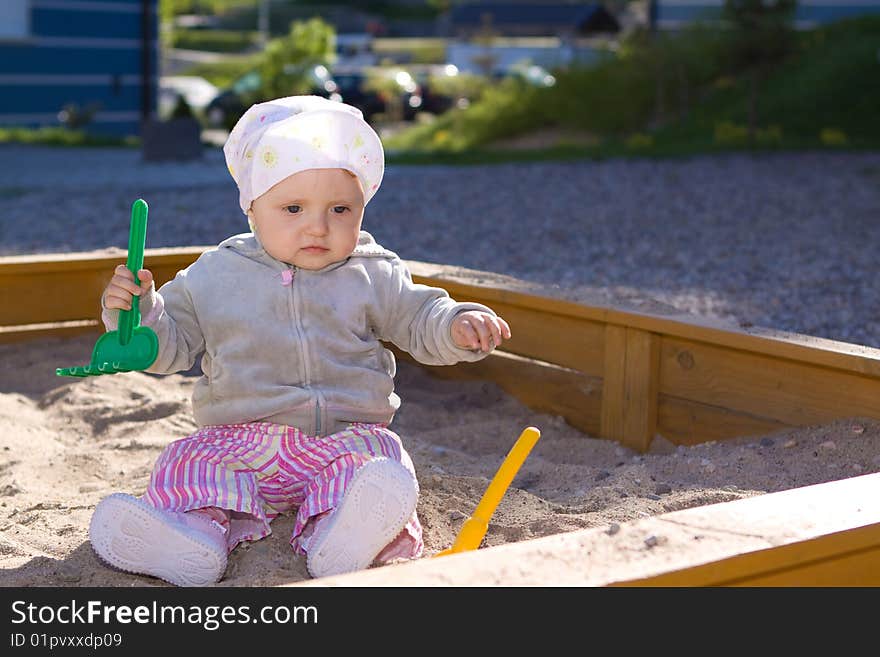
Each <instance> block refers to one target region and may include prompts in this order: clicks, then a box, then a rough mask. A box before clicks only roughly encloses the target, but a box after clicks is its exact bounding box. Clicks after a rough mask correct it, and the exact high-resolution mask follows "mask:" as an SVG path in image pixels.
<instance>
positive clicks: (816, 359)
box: [0, 246, 880, 377]
mask: <svg viewBox="0 0 880 657" xmlns="http://www.w3.org/2000/svg"><path fill="white" fill-rule="evenodd" d="M206 248H208V247H203V246H193V247H180V248H164V249H147V250H146V252H145V262H147V263H149V265H150V268H157V267H160V266H161V267H165V268H166V269H167V271H169V272H176V271H177V270H179V269H183V268H185V267H187V266H188V265H189V264H191V263H192V262H193V261H195V260H196V259H197V258H198V256H199V255H201V253H202V252H203V251H204V250H205V249H206ZM122 261H124V252H123V251H122V250H118V249H117V250H116V252H115V253H114V252H108V251H102V252H86V253H78V254H54V255H52V254H50V255H46V254H41V255H39V256H4V257H0V289H4V290H6V289H7V288H6V287H5V284H6V282H7V281H8V280H9V277H11V276H13V275H16V274H22V273H36V272H40V271H43V272H45V271H50V270H53V271H55V272H57V273H58V274H61V275H62V276H66V275H69V274H70V272H71V271H72V270H74V269H90V268H91V269H93V270H94V269H97V270H100V271H106V270H107V266H108V265H110V270H112V268H113V266H114V265H115V264H116V263H118V262H122ZM406 262H407V264H408V265H409V267H410V269H411V271H412V273H413V280H415V281H416V282H421V283H427V284H431V285H439V286H440V287H443V288H445V289H446V290H448V291H449V292H450V294H451V295H452V296H453V297H455V296H461V297H464V296H467V297H468V298H472V299H474V300H476V301H480V302H481V303H485V304H487V305H490V306H491V305H492V304H493V303H496V302H501V303H506V304H510V305H516V306H520V307H524V308H529V309H532V310H536V311H540V312H543V311H546V312H551V313H553V314H556V315H562V316H566V317H573V318H579V319H586V320H591V321H595V322H600V323H612V324H616V325H619V326H629V327H632V328H638V329H642V330H645V331H649V332H652V333H657V334H662V335H669V336H673V337H680V338H685V339H688V340H696V341H704V342H710V343H713V344H717V345H721V346H726V347H731V348H734V349H740V350H745V351H750V352H753V353H761V354H767V355H771V356H776V357H780V358H789V359H793V360H798V361H801V362H804V363H813V364H817V365H823V366H826V367H832V368H837V369H842V370H846V371H851V372H857V373H863V374H867V375H870V376H877V377H880V349H876V348H871V347H865V346H861V345H853V344H848V343H845V342H838V341H834V340H826V339H822V338H816V337H812V336H805V335H800V334H797V333H788V332H784V331H774V330H771V329H765V328H760V327H752V328H749V329H748V330H743V329H740V328H738V327H736V326H732V325H731V324H729V323H726V322H722V321H717V320H712V319H707V318H700V317H694V316H691V315H685V314H681V315H657V314H650V313H641V312H635V311H632V310H625V309H622V308H615V307H610V306H603V305H587V304H583V303H578V302H576V301H569V300H566V299H565V298H557V297H551V296H546V294H550V293H554V294H557V295H562V294H563V293H562V292H559V291H554V290H552V289H549V290H543V292H544V293H545V296H542V295H541V294H537V293H528V292H520V291H518V290H516V289H508V288H511V287H512V286H511V285H510V284H509V283H506V282H505V283H497V282H493V281H496V280H498V279H499V277H498V276H497V275H494V274H489V273H486V272H477V271H474V270H464V269H458V270H456V271H457V272H458V273H459V275H457V276H456V275H453V273H451V272H450V268H449V267H444V266H442V265H434V264H431V263H423V262H418V261H409V260H408V261H406ZM462 273H465V274H467V276H468V277H467V278H466V277H464V276H463V275H462ZM502 278H503V277H502ZM474 280H476V281H479V284H475V283H473V282H468V281H474ZM510 280H515V279H510ZM505 281H506V279H505ZM519 283H520V285H519V287H522V288H525V289H531V288H535V287H538V286H536V285H533V284H525V283H523V282H519ZM53 284H57V283H54V282H53ZM505 284H507V285H508V287H505ZM43 293H44V289H43V288H42V287H41V286H37V285H30V286H28V287H26V288H24V290H23V296H18V295H17V296H16V297H13V298H24V297H35V296H40V295H42V294H43ZM87 306H88V307H87ZM89 308H93V306H92V305H88V304H83V305H81V306H80V310H78V311H77V312H78V313H79V314H80V317H67V319H83V318H85V317H88V316H89V315H87V314H86V313H88V312H89V310H88V309H89ZM39 309H40V308H39V306H38V305H37V306H35V307H34V308H33V310H35V311H39ZM44 321H52V320H49V319H46V317H45V315H41V314H39V313H38V314H37V315H33V316H28V317H26V318H25V319H22V318H20V317H17V318H16V319H15V320H10V319H8V318H7V317H5V316H3V315H0V325H10V324H33V323H38V322H44Z"/></svg>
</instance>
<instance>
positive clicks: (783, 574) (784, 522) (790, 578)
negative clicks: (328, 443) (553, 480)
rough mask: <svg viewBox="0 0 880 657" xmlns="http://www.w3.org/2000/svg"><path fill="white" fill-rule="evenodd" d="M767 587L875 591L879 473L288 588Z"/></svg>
mask: <svg viewBox="0 0 880 657" xmlns="http://www.w3.org/2000/svg"><path fill="white" fill-rule="evenodd" d="M650 537H654V539H655V540H654V541H653V542H652V543H651V544H648V542H647V539H648V538H650ZM767 583H770V584H772V585H774V586H827V585H830V586H849V585H856V586H877V585H878V584H880V473H875V474H870V475H862V476H859V477H850V478H847V479H841V480H837V481H832V482H828V483H824V484H817V485H814V486H805V487H801V488H794V489H790V490H786V491H781V492H777V493H767V494H764V495H755V496H752V497H748V498H743V499H739V500H734V501H731V502H723V503H719V504H711V505H704V506H699V507H694V508H689V509H682V510H680V511H673V512H669V513H664V514H661V515H658V516H651V517H645V518H639V519H636V520H631V521H628V522H621V523H619V530H618V531H616V532H613V533H609V532H608V531H607V528H606V527H591V528H588V529H581V530H576V531H571V532H563V533H561V534H555V535H552V536H545V537H542V538H536V539H530V540H527V541H520V542H517V543H508V544H505V545H499V546H495V547H488V548H483V549H480V550H472V551H468V552H461V553H458V554H453V555H450V556H447V557H441V558H437V559H419V560H416V561H413V562H409V563H405V564H396V565H393V566H389V567H388V568H386V569H375V568H374V569H367V570H362V571H358V572H357V573H349V574H346V575H339V576H335V577H328V578H323V579H318V580H306V581H300V582H292V583H291V584H289V586H581V587H586V586H642V587H644V586H737V585H762V584H767Z"/></svg>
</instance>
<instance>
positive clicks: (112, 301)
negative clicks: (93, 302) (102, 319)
mask: <svg viewBox="0 0 880 657" xmlns="http://www.w3.org/2000/svg"><path fill="white" fill-rule="evenodd" d="M138 279H140V282H141V285H140V287H138V286H137V285H135V282H134V275H133V274H132V273H131V270H129V268H128V267H126V266H125V265H118V266H117V267H116V269H114V270H113V278H111V279H110V283H109V284H108V285H107V289H105V290H104V295H103V297H102V300H103V304H104V307H105V308H116V309H117V310H131V298H132V295H137V296H140V295H142V294H147V293H148V292H149V291H150V288H151V287H152V286H153V273H152V272H151V271H150V270H149V269H141V270H140V271H138Z"/></svg>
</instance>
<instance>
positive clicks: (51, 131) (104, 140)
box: [0, 127, 140, 148]
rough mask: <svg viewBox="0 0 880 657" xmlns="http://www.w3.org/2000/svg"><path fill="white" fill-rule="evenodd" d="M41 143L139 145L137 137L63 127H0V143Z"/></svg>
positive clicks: (44, 144)
mask: <svg viewBox="0 0 880 657" xmlns="http://www.w3.org/2000/svg"><path fill="white" fill-rule="evenodd" d="M12 143H17V144H41V145H43V146H69V147H81V146H117V147H125V148H130V147H139V146H140V139H139V138H138V137H112V136H105V135H95V134H92V133H86V132H84V131H82V130H70V129H68V128H63V127H44V128H17V127H11V128H3V127H0V144H12Z"/></svg>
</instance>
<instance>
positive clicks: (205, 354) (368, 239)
mask: <svg viewBox="0 0 880 657" xmlns="http://www.w3.org/2000/svg"><path fill="white" fill-rule="evenodd" d="M285 270H289V272H290V274H287V275H286V276H282V273H283V272H284V271H285ZM291 274H292V280H290V275H291ZM285 283H287V284H285ZM139 307H140V309H141V313H142V323H143V324H144V325H146V326H150V327H151V328H152V329H153V330H154V331H155V332H156V334H157V335H158V337H159V355H158V357H157V359H156V361H155V362H154V363H153V365H152V366H151V367H150V368H149V370H148V371H149V372H154V373H159V374H170V373H172V372H179V371H185V370H188V369H190V368H191V367H192V366H193V365H194V363H195V361H196V358H197V357H198V356H199V355H201V356H202V362H201V367H202V372H203V376H202V377H201V378H200V379H199V380H198V382H197V383H196V385H195V388H194V390H193V395H192V404H193V415H194V418H195V421H196V422H197V423H198V424H199V425H200V426H206V425H215V424H240V423H245V422H254V421H266V422H274V423H278V424H286V425H291V426H296V427H298V428H299V429H301V430H302V431H304V432H305V433H307V434H310V435H326V434H329V433H333V432H336V431H339V430H341V429H343V428H345V427H346V426H347V425H348V424H350V423H352V422H390V421H391V419H392V418H393V416H394V413H395V412H396V411H397V409H398V408H399V406H400V398H399V397H398V396H397V394H395V392H394V374H395V371H396V365H395V360H394V355H393V354H392V353H391V352H390V351H389V350H388V349H386V348H385V347H384V346H383V345H382V344H381V342H380V340H382V341H388V342H391V343H393V344H395V345H396V346H398V347H399V348H400V349H403V350H405V351H407V352H408V353H410V354H412V356H413V357H414V358H415V359H416V360H418V361H419V362H421V363H425V364H427V365H452V364H454V363H456V362H459V361H477V360H480V359H481V358H483V357H485V356H486V353H485V352H481V351H473V350H469V349H461V348H459V347H457V346H456V345H455V344H454V343H453V342H452V336H451V331H450V325H451V322H452V319H453V318H454V317H455V315H457V314H458V313H460V312H462V311H465V310H482V311H485V312H487V313H491V314H494V313H493V312H492V310H491V309H489V308H487V307H486V306H483V305H480V304H477V303H459V302H456V301H454V300H453V299H451V298H450V297H449V295H448V293H447V292H446V291H445V290H443V289H441V288H436V287H431V286H427V285H419V284H415V283H413V281H412V278H411V275H410V273H409V271H408V269H407V268H406V265H405V264H404V263H403V261H401V259H400V258H399V257H398V256H397V255H396V254H395V253H393V252H391V251H388V250H386V249H384V248H383V247H382V246H380V245H379V244H377V243H376V242H375V240H374V239H373V237H372V236H371V235H370V234H369V233H367V232H365V231H361V234H360V238H359V240H358V245H357V247H356V248H355V250H354V252H353V253H352V255H351V256H349V257H348V258H346V259H345V260H342V261H340V262H337V263H333V264H331V265H328V266H327V267H325V268H323V269H320V270H316V271H310V270H305V269H298V268H296V267H294V266H292V265H288V264H286V263H284V262H281V261H279V260H276V259H275V258H273V257H272V256H270V255H269V254H268V253H266V251H265V249H264V248H263V246H262V245H261V244H260V241H259V239H258V238H257V237H256V235H254V234H253V233H242V234H240V235H235V236H233V237H230V238H228V239H226V240H224V241H223V242H221V243H220V244H219V245H218V246H217V247H216V248H212V249H209V250H207V251H205V252H204V253H203V254H202V255H201V256H200V257H199V258H198V260H197V261H196V262H194V263H193V264H192V265H190V266H189V267H187V268H186V269H183V270H181V271H179V272H178V273H177V275H176V276H175V277H174V279H172V280H170V281H168V282H167V283H165V284H164V285H162V287H160V288H159V290H158V291H153V292H152V293H151V294H150V295H144V296H143V298H142V299H141V301H140V306H139ZM117 316H118V311H113V310H106V309H105V310H104V313H103V318H104V324H105V326H106V327H107V329H108V330H113V329H115V328H116V323H117Z"/></svg>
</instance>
